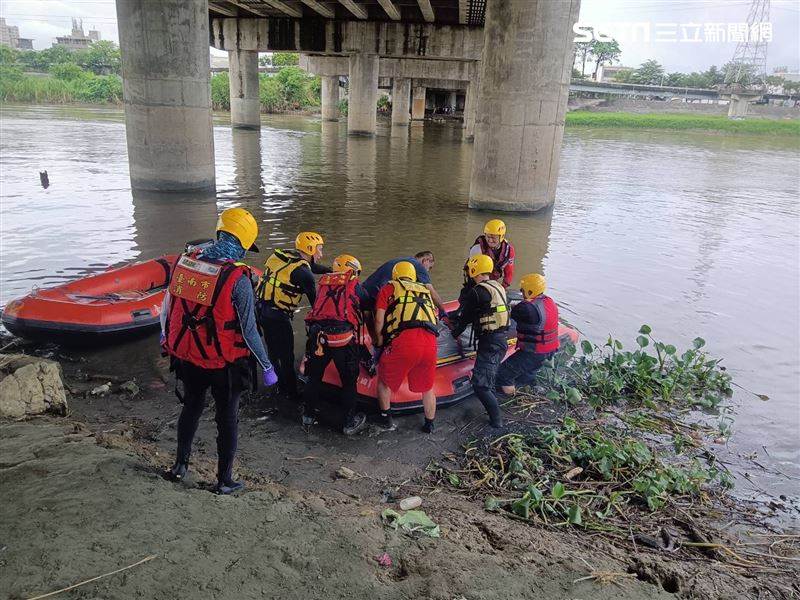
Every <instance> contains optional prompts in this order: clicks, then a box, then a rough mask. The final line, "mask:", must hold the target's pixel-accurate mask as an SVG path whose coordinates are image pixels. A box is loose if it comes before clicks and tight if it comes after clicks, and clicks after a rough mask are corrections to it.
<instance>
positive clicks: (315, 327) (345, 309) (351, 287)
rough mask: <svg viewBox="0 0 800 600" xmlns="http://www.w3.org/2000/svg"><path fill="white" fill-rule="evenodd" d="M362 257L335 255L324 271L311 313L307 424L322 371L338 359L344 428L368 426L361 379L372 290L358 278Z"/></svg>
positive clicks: (350, 432)
mask: <svg viewBox="0 0 800 600" xmlns="http://www.w3.org/2000/svg"><path fill="white" fill-rule="evenodd" d="M360 274H361V263H360V262H359V261H358V259H357V258H356V257H354V256H351V255H349V254H342V255H340V256H337V257H336V258H335V259H334V261H333V273H328V274H325V275H323V276H322V277H320V279H319V286H318V288H317V298H316V301H315V302H314V306H313V308H312V309H311V312H310V313H308V316H307V317H306V325H307V327H308V342H307V347H306V371H305V372H306V376H307V377H308V380H307V383H306V387H305V389H304V390H303V405H304V408H303V411H304V412H303V419H302V422H303V425H304V426H305V427H309V426H311V425H313V424H314V423H315V422H316V420H315V414H316V411H317V404H318V400H319V393H320V387H321V384H322V377H323V375H324V374H325V369H326V368H327V366H328V364H329V363H330V362H331V361H333V364H334V365H336V370H337V371H338V372H339V379H340V380H341V383H342V387H341V402H342V409H343V418H342V433H344V434H345V435H355V434H356V433H358V432H359V431H361V430H362V429H364V427H366V424H367V419H366V416H365V415H364V413H361V412H359V413H357V412H356V400H357V394H356V380H357V379H358V372H359V363H360V357H361V350H362V345H363V341H364V340H363V335H364V328H363V325H364V315H363V312H362V309H361V304H362V302H365V301H366V299H367V295H366V292H365V291H364V289H363V287H362V286H361V284H360V283H359V281H358V276H359V275H360Z"/></svg>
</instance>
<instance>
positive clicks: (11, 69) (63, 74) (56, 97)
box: [0, 42, 122, 104]
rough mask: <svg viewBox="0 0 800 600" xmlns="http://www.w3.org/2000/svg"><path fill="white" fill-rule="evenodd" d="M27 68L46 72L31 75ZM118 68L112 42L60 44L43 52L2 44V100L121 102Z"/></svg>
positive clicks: (0, 49)
mask: <svg viewBox="0 0 800 600" xmlns="http://www.w3.org/2000/svg"><path fill="white" fill-rule="evenodd" d="M24 69H29V70H34V71H42V74H40V75H28V74H26V73H25V72H24ZM118 72H119V49H117V48H116V46H115V45H114V44H113V43H112V42H96V43H95V44H93V45H92V46H91V48H90V49H89V50H88V51H84V52H69V51H68V50H66V49H64V48H60V47H55V48H48V49H47V50H42V51H41V52H36V51H30V50H28V51H17V50H12V49H10V48H6V47H0V101H1V102H36V103H52V104H61V103H67V102H90V103H96V104H100V103H112V104H118V103H120V102H122V79H121V78H120V76H119V75H117V74H116V73H118ZM45 73H46V74H45ZM102 73H112V74H110V75H106V74H102Z"/></svg>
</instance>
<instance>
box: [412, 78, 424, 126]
mask: <svg viewBox="0 0 800 600" xmlns="http://www.w3.org/2000/svg"><path fill="white" fill-rule="evenodd" d="M427 95H428V88H426V87H425V86H422V85H415V86H414V96H413V98H412V100H411V120H412V121H422V120H424V119H425V100H426V97H427Z"/></svg>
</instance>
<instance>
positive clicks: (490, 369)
mask: <svg viewBox="0 0 800 600" xmlns="http://www.w3.org/2000/svg"><path fill="white" fill-rule="evenodd" d="M460 302H461V305H460V307H459V310H458V313H457V315H456V319H457V321H456V323H455V324H454V326H453V336H454V337H458V336H459V335H461V334H462V333H463V332H464V330H465V329H466V328H467V327H468V326H469V325H472V327H473V331H474V335H475V336H476V338H477V341H478V345H477V351H478V352H477V355H476V357H475V366H474V367H473V368H472V388H473V389H474V390H475V395H476V396H478V399H479V400H480V401H481V404H483V407H484V408H485V409H486V412H487V414H488V415H489V421H490V422H491V424H492V425H493V426H495V427H499V426H500V425H502V418H501V416H500V406H499V404H498V403H497V396H496V395H495V393H494V386H495V377H496V375H497V369H498V368H499V367H500V362H501V361H502V360H503V356H505V353H506V350H508V342H507V340H506V330H507V328H505V329H502V330H498V331H491V332H485V333H481V331H480V326H479V325H478V321H479V319H480V317H481V316H483V315H485V314H487V313H488V312H489V310H490V307H491V304H492V297H491V295H490V294H489V292H488V291H487V290H486V289H485V288H484V287H482V286H479V285H473V286H471V287H465V288H464V289H463V290H462V293H461V296H460Z"/></svg>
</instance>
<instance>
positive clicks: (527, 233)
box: [0, 107, 800, 493]
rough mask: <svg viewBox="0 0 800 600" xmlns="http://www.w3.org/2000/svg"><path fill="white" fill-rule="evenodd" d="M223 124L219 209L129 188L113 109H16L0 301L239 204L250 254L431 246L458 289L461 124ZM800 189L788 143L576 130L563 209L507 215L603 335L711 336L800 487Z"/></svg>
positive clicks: (570, 304) (195, 228) (1, 233)
mask: <svg viewBox="0 0 800 600" xmlns="http://www.w3.org/2000/svg"><path fill="white" fill-rule="evenodd" d="M215 123H216V124H217V125H220V126H218V127H216V129H215V144H216V157H217V161H218V164H217V187H218V189H217V195H216V198H214V197H202V196H198V195H191V196H188V197H187V196H181V195H169V196H164V195H159V196H153V195H141V194H135V195H133V196H132V195H131V192H130V189H129V182H128V171H127V164H126V149H125V129H124V124H123V121H122V113H121V111H118V110H113V109H106V110H96V109H86V108H80V109H76V108H43V107H36V108H30V107H28V108H14V107H5V108H4V109H3V112H2V120H0V127H2V132H0V133H2V135H0V171H1V174H0V186H2V190H1V192H2V219H1V220H0V239H1V241H0V244H1V245H2V247H1V248H0V270H1V271H2V282H1V283H2V288H1V289H0V300H1V301H2V302H6V301H7V300H9V299H10V298H11V297H13V296H16V295H20V294H24V293H26V292H27V291H28V290H29V289H30V288H31V287H32V286H34V285H51V284H54V283H59V282H61V281H64V280H67V279H70V278H73V277H75V276H76V275H80V274H83V273H86V272H90V271H92V270H97V269H103V268H105V267H106V266H107V265H109V264H112V263H118V262H121V261H125V260H130V259H134V258H139V257H143V258H144V257H151V256H155V255H157V254H161V253H165V252H176V251H178V250H180V249H181V247H182V245H183V243H184V241H186V240H189V239H194V238H199V237H206V236H208V235H209V234H210V232H212V230H213V227H214V224H215V221H216V215H217V213H218V211H219V210H221V209H222V208H226V207H229V206H235V205H236V206H244V207H246V208H248V209H249V210H251V211H252V212H253V213H254V215H255V216H256V218H257V220H258V222H259V224H260V235H259V239H258V245H259V246H260V247H261V248H262V249H263V250H265V252H264V254H262V255H261V256H260V257H253V260H254V262H255V261H259V262H261V261H263V260H264V259H265V258H266V256H267V251H269V249H270V248H274V247H280V246H286V245H291V243H292V240H293V239H294V236H295V235H296V234H297V232H298V231H301V230H317V231H319V232H320V233H322V234H323V235H324V236H325V238H326V248H325V252H326V255H327V259H330V258H332V257H333V256H335V255H336V254H337V253H339V252H344V251H346V252H349V253H352V254H354V255H355V256H357V257H358V258H359V259H361V261H362V263H363V264H364V266H365V269H366V270H367V271H369V270H370V269H372V268H374V267H376V266H378V265H379V264H380V263H381V262H383V261H384V260H386V259H389V258H391V257H394V256H397V255H403V254H409V253H413V252H416V251H419V250H423V249H432V250H434V251H435V253H436V257H437V264H436V268H435V270H434V273H433V275H434V280H435V283H436V285H437V287H438V288H439V290H440V291H442V292H443V294H444V295H445V296H454V295H455V294H456V292H457V290H458V288H459V286H460V283H461V277H462V275H461V266H462V264H463V260H464V255H465V253H466V249H467V248H468V247H469V245H470V244H471V242H472V240H473V239H474V237H475V236H476V235H477V233H479V232H480V230H481V228H482V226H483V223H484V222H485V221H486V220H487V219H488V218H491V217H492V216H494V215H492V214H491V213H480V212H475V211H469V210H467V195H468V188H469V174H470V164H471V158H472V149H473V146H472V145H471V144H465V143H463V142H462V139H461V137H462V133H463V132H462V130H460V129H457V128H453V127H447V126H435V125H425V126H422V125H421V124H417V123H414V124H412V126H410V127H408V128H405V127H404V128H391V126H390V125H389V124H388V123H385V122H384V123H381V124H380V125H379V134H378V136H377V137H376V138H374V139H362V138H349V137H348V136H347V135H346V124H345V123H344V122H341V123H330V122H326V123H322V122H320V121H319V120H317V119H313V118H305V117H272V118H265V119H264V127H263V128H262V130H261V131H260V132H252V131H238V130H237V131H232V130H231V129H230V128H229V127H226V126H223V125H225V123H226V120H225V118H221V119H217V120H215ZM45 169H46V170H47V171H48V173H49V175H50V181H51V186H50V188H48V189H47V190H44V189H42V188H41V186H40V185H39V177H38V171H40V170H45ZM799 184H800V174H799V173H798V147H797V144H796V142H780V141H778V140H775V139H765V138H748V137H740V136H737V137H734V136H714V135H709V134H700V133H687V132H680V133H672V132H655V133H654V132H645V131H614V130H601V131H597V132H593V131H590V130H575V129H568V130H567V132H566V135H565V138H564V149H563V157H562V162H561V176H560V180H559V189H558V200H557V203H556V206H555V208H554V209H553V210H551V211H545V212H542V213H539V214H535V215H506V216H503V218H504V219H505V221H506V222H507V224H508V229H509V232H510V234H509V235H510V238H511V239H512V240H513V241H514V243H515V245H516V249H517V272H518V274H519V275H521V274H523V273H524V272H526V271H532V270H543V271H544V272H545V273H546V275H547V276H548V280H549V282H550V286H551V290H552V293H553V295H554V297H555V298H556V299H557V300H558V301H559V303H560V304H561V306H562V312H563V314H564V315H565V316H566V317H567V318H568V319H569V320H570V321H571V322H573V323H574V324H575V325H577V326H578V327H579V328H580V329H581V331H583V332H584V333H585V334H587V335H589V336H590V337H592V338H593V339H596V340H598V339H605V337H606V336H607V335H608V334H609V333H613V334H614V335H615V336H617V337H621V338H622V339H623V340H632V339H633V337H634V336H635V332H636V330H637V329H638V327H639V325H641V324H642V323H648V324H650V325H651V326H652V327H653V329H654V331H655V333H656V335H657V336H659V337H662V338H664V339H668V340H670V341H675V342H679V343H682V344H686V343H688V342H689V341H690V340H691V339H692V338H694V337H695V336H697V335H702V336H703V337H705V338H706V339H707V340H708V341H709V347H710V349H711V351H712V352H713V353H714V354H717V355H719V356H723V357H725V363H726V364H727V365H728V367H729V368H730V370H731V371H732V372H733V374H734V376H735V379H736V381H737V382H738V383H740V384H741V385H744V386H745V387H748V388H750V389H753V390H755V391H757V392H759V393H764V394H767V395H769V396H770V400H769V401H768V402H766V403H765V402H762V401H760V400H756V399H754V398H753V397H752V396H750V395H748V394H745V393H740V394H737V396H736V398H735V403H736V404H737V406H738V413H739V415H738V418H737V423H736V429H737V431H738V434H737V435H736V437H735V438H734V441H733V444H732V445H731V448H732V449H733V451H734V453H738V454H745V453H749V452H757V453H758V455H759V460H760V461H761V462H764V463H768V464H769V465H772V466H775V467H777V468H778V469H780V470H782V471H783V472H785V473H787V474H790V475H794V476H800V467H798V462H800V453H799V452H798V448H797V432H798V430H800V413H799V411H800V407H799V406H798V405H799V404H800V400H799V399H800V389H799V388H798V381H800V354H799V353H800V350H799V349H798V339H797V338H798V331H799V330H800V322H798V320H799V319H800V317H799V316H798V315H800V294H799V292H798V287H799V286H800V280H799V278H800V274H799V272H798V250H799V249H798V216H799V215H798V202H797V198H798V196H799V195H800V190H798V185H799ZM298 344H302V340H301V339H300V340H298ZM762 444H763V445H765V446H766V447H767V449H768V451H769V456H767V455H766V454H765V452H764V451H763V450H762V448H761V446H762ZM761 484H762V485H763V486H766V487H768V488H769V489H772V490H775V491H780V492H784V493H792V492H794V491H795V490H796V488H797V486H796V481H794V480H790V479H787V478H781V477H776V478H774V479H772V480H769V479H765V480H764V481H762V482H761Z"/></svg>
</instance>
